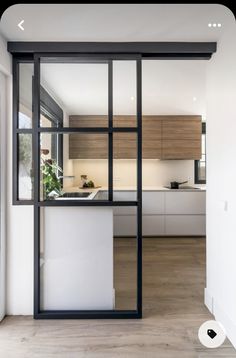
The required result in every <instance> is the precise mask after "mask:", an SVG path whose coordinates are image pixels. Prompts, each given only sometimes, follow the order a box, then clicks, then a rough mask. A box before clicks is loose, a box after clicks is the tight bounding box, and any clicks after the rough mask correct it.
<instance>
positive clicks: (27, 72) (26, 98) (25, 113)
mask: <svg viewBox="0 0 236 358" xmlns="http://www.w3.org/2000/svg"><path fill="white" fill-rule="evenodd" d="M33 69H34V67H33V64H32V63H20V64H19V113H18V127H19V128H32V107H33V103H32V78H33Z"/></svg>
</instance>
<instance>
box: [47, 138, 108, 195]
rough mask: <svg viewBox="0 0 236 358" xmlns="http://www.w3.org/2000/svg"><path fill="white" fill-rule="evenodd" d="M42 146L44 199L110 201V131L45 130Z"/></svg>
mask: <svg viewBox="0 0 236 358" xmlns="http://www.w3.org/2000/svg"><path fill="white" fill-rule="evenodd" d="M40 148H41V185H40V193H41V200H52V199H59V198H62V197H63V198H71V199H75V198H77V199H83V200H84V199H89V200H90V199H91V200H107V197H108V196H107V193H108V135H107V134H103V133H71V134H63V135H62V134H49V133H42V134H41V136H40ZM88 193H89V194H88Z"/></svg>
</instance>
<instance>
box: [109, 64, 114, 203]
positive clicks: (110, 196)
mask: <svg viewBox="0 0 236 358" xmlns="http://www.w3.org/2000/svg"><path fill="white" fill-rule="evenodd" d="M108 128H109V134H108V200H109V201H113V62H112V60H109V62H108Z"/></svg>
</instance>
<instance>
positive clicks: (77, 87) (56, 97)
mask: <svg viewBox="0 0 236 358" xmlns="http://www.w3.org/2000/svg"><path fill="white" fill-rule="evenodd" d="M54 61H57V59H54ZM58 61H62V59H58ZM63 61H64V63H57V62H56V63H49V62H48V60H47V59H42V63H41V67H40V68H41V72H40V73H41V80H40V84H41V88H40V104H41V120H40V125H41V126H42V127H51V126H52V127H53V126H54V127H56V126H63V127H107V126H108V64H107V63H99V62H98V63H82V62H74V63H67V62H66V61H67V59H66V58H65V59H63ZM48 113H50V115H48ZM42 116H44V118H43V117H42ZM45 117H46V120H45ZM58 124H59V125H58Z"/></svg>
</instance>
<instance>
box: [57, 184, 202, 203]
mask: <svg viewBox="0 0 236 358" xmlns="http://www.w3.org/2000/svg"><path fill="white" fill-rule="evenodd" d="M194 187H196V188H199V189H181V188H180V189H168V188H165V187H164V186H143V188H142V190H143V191H165V192H166V191H169V192H170V191H171V192H202V191H206V186H205V185H194ZM113 190H114V191H136V190H137V188H135V187H133V186H114V187H113ZM63 191H64V192H91V193H92V194H93V195H91V197H90V198H89V199H93V198H94V196H95V195H96V194H97V193H98V192H99V191H108V187H105V186H102V187H100V188H85V189H80V188H79V187H78V186H75V187H68V188H64V189H63ZM85 199H87V198H85ZM80 200H81V199H80Z"/></svg>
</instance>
